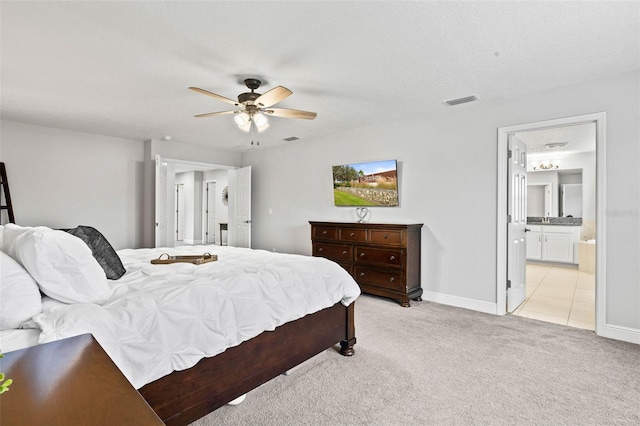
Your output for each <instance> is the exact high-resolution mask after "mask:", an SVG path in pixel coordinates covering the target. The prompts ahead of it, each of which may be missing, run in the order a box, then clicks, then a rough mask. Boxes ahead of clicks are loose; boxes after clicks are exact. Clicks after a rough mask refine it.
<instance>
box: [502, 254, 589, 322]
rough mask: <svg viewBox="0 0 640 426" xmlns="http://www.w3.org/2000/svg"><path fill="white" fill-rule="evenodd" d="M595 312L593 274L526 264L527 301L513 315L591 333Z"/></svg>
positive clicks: (575, 268) (573, 268) (558, 267)
mask: <svg viewBox="0 0 640 426" xmlns="http://www.w3.org/2000/svg"><path fill="white" fill-rule="evenodd" d="M595 312H596V276H595V275H594V274H589V273H586V272H581V271H578V268H577V267H571V266H557V265H544V264H539V263H527V298H526V300H525V301H524V303H522V304H521V305H520V306H518V308H517V309H516V310H515V311H514V312H513V314H514V315H519V316H522V317H527V318H533V319H537V320H541V321H547V322H553V323H556V324H564V325H569V326H571V327H579V328H585V329H588V330H594V329H595Z"/></svg>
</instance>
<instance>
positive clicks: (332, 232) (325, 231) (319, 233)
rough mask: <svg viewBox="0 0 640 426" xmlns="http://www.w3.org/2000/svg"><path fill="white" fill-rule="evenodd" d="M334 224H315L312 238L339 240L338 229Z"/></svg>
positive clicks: (312, 229)
mask: <svg viewBox="0 0 640 426" xmlns="http://www.w3.org/2000/svg"><path fill="white" fill-rule="evenodd" d="M339 229H340V228H337V227H334V226H315V225H314V226H313V227H312V228H311V239H312V240H336V241H337V240H338V230H339Z"/></svg>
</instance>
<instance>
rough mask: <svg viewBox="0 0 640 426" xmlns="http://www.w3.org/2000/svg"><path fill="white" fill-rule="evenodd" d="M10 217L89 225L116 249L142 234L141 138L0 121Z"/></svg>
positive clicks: (21, 221) (129, 244)
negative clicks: (11, 215) (11, 203)
mask: <svg viewBox="0 0 640 426" xmlns="http://www.w3.org/2000/svg"><path fill="white" fill-rule="evenodd" d="M1 126H2V127H1V129H0V145H1V146H2V157H1V160H2V161H3V162H5V163H6V166H7V172H8V180H9V184H10V189H11V198H12V201H13V206H14V212H15V216H16V223H18V224H19V225H23V226H36V225H44V226H49V227H52V228H72V227H75V226H78V225H88V226H93V227H95V228H96V229H98V230H99V231H100V232H102V233H103V234H104V235H105V237H106V238H107V239H108V240H109V242H110V243H111V244H112V245H113V246H114V247H115V248H116V249H120V248H125V247H139V246H140V245H141V242H142V234H143V222H142V220H143V216H142V212H143V210H144V207H143V198H142V194H143V188H144V186H143V183H144V182H143V181H144V157H143V152H144V149H143V148H144V146H143V143H142V142H139V141H133V140H126V139H118V138H112V137H107V136H100V135H94V134H89V133H80V132H72V131H67V130H60V129H53V128H49V127H42V126H34V125H29V124H23V123H17V122H11V121H2V122H1Z"/></svg>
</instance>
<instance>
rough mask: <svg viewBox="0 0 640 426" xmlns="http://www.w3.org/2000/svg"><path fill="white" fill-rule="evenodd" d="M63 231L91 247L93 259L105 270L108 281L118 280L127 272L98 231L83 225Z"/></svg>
mask: <svg viewBox="0 0 640 426" xmlns="http://www.w3.org/2000/svg"><path fill="white" fill-rule="evenodd" d="M63 231H66V232H68V233H69V234H71V235H75V236H76V237H78V238H80V239H81V240H82V241H84V242H85V243H86V244H87V245H88V246H89V248H90V249H91V253H92V254H93V257H94V258H95V259H96V260H97V261H98V263H99V264H100V266H101V267H102V269H104V273H105V274H106V275H107V278H108V279H110V280H117V279H118V278H120V277H121V276H123V275H124V274H125V272H127V270H126V269H125V267H124V265H122V261H121V260H120V257H118V254H117V253H116V251H115V250H114V249H113V247H111V244H109V241H107V239H106V238H105V237H104V235H102V234H101V233H100V231H98V230H97V229H95V228H93V227H91V226H82V225H81V226H78V227H76V228H73V229H63Z"/></svg>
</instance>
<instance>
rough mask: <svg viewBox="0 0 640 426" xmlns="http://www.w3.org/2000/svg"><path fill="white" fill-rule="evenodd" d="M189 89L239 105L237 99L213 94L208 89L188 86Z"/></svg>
mask: <svg viewBox="0 0 640 426" xmlns="http://www.w3.org/2000/svg"><path fill="white" fill-rule="evenodd" d="M189 90H193V91H194V92H198V93H202V94H203V95H207V96H211V97H212V98H216V99H218V100H220V101H222V102H226V103H228V104H232V105H235V106H238V105H240V104H239V103H238V101H234V100H233V99H229V98H225V97H224V96H221V95H218V94H215V93H213V92H209V91H208V90H204V89H200V88H199V87H189Z"/></svg>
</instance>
